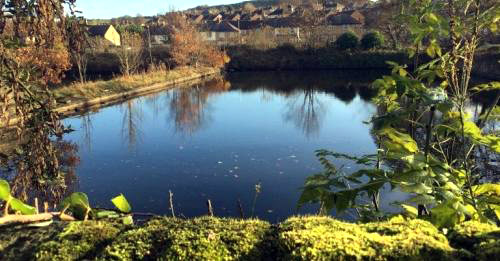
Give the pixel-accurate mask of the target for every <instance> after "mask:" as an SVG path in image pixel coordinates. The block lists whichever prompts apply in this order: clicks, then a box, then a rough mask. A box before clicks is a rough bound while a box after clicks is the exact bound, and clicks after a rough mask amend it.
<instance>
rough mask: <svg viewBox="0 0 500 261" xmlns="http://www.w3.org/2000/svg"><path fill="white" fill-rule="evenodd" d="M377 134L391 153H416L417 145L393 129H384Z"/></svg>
mask: <svg viewBox="0 0 500 261" xmlns="http://www.w3.org/2000/svg"><path fill="white" fill-rule="evenodd" d="M378 134H379V135H380V136H381V137H382V138H384V139H383V141H382V143H383V145H384V147H386V148H387V149H388V150H389V152H391V153H397V154H412V153H415V152H417V151H418V146H417V143H416V142H415V141H414V140H413V139H412V138H411V136H410V135H408V134H405V133H402V132H399V131H397V130H395V129H393V128H384V129H382V130H380V131H379V132H378Z"/></svg>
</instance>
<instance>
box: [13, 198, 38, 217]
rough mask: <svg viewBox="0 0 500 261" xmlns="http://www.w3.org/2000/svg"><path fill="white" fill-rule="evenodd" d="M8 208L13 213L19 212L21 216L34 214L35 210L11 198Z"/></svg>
mask: <svg viewBox="0 0 500 261" xmlns="http://www.w3.org/2000/svg"><path fill="white" fill-rule="evenodd" d="M10 207H11V208H12V209H13V210H15V211H19V212H21V214H23V215H34V214H36V209H35V208H34V207H32V206H30V205H26V204H24V203H23V202H22V201H21V200H19V199H17V198H11V200H10Z"/></svg>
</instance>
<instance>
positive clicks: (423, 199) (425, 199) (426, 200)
mask: <svg viewBox="0 0 500 261" xmlns="http://www.w3.org/2000/svg"><path fill="white" fill-rule="evenodd" d="M407 201H408V202H411V203H415V204H424V205H426V204H435V203H436V199H435V198H434V197H433V196H430V195H417V196H415V197H412V198H410V199H409V200H407Z"/></svg>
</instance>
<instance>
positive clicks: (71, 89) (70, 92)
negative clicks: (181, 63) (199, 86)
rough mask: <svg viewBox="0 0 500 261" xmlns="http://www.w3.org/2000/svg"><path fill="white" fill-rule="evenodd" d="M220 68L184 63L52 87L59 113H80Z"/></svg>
mask: <svg viewBox="0 0 500 261" xmlns="http://www.w3.org/2000/svg"><path fill="white" fill-rule="evenodd" d="M220 73H221V70H220V69H216V68H209V67H199V68H191V67H184V68H178V69H174V70H170V71H154V72H151V73H144V74H136V75H131V76H120V77H117V78H114V79H112V80H109V81H94V82H88V83H84V84H80V83H77V84H72V85H69V86H65V87H62V88H58V89H56V90H54V92H53V93H54V96H55V97H56V100H57V102H58V104H64V105H61V106H58V107H57V108H56V110H55V111H56V112H58V113H59V114H61V115H71V114H75V113H81V112H82V111H85V110H88V109H90V108H95V107H101V106H106V105H110V104H113V103H116V102H120V101H123V100H126V99H130V98H134V97H137V96H141V95H144V94H148V93H151V92H156V91H159V90H165V89H168V88H171V87H175V86H177V85H179V84H186V83H190V82H193V81H194V82H196V81H197V80H201V79H203V78H206V77H209V76H213V75H217V74H220Z"/></svg>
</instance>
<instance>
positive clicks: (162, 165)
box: [65, 71, 391, 222]
mask: <svg viewBox="0 0 500 261" xmlns="http://www.w3.org/2000/svg"><path fill="white" fill-rule="evenodd" d="M378 76H380V74H379V73H378V72H363V71H361V72H359V71H357V72H349V71H348V72H331V71H325V72H314V73H313V72H310V73H308V72H289V73H276V72H270V73H263V72H257V73H234V74H230V75H227V76H225V78H221V79H213V80H209V81H207V82H205V83H203V84H200V85H197V86H192V87H180V88H177V89H174V90H168V91H163V92H160V93H157V94H154V95H149V96H145V97H139V98H136V99H133V100H130V101H127V102H124V103H123V104H119V105H115V106H111V107H107V108H103V109H100V110H99V111H97V112H92V113H89V114H86V115H81V116H78V117H72V118H68V119H66V120H65V124H66V125H71V126H72V127H73V128H74V129H75V130H76V131H75V132H73V133H71V134H69V135H68V136H67V137H66V138H67V139H68V140H69V141H71V142H73V143H75V144H76V145H78V148H79V157H80V164H79V165H78V167H77V169H76V173H77V181H76V188H75V189H76V190H78V191H82V192H85V193H87V194H88V195H89V198H90V200H91V203H92V204H93V205H94V206H100V207H112V205H111V202H110V201H109V199H110V198H112V197H114V196H116V195H118V194H120V193H123V194H124V195H125V196H126V197H127V198H128V199H129V201H130V202H131V205H132V207H133V210H134V211H135V212H152V213H156V214H166V213H169V209H168V198H169V196H168V195H169V190H171V191H172V192H173V194H174V197H173V198H174V207H175V211H176V213H178V214H182V215H184V216H186V217H192V216H199V215H204V214H206V213H207V207H206V201H207V199H210V200H211V201H212V204H213V207H214V212H215V214H216V215H217V216H239V211H238V208H237V200H238V199H240V200H241V202H242V205H243V208H244V211H245V215H247V216H248V215H250V214H251V212H252V208H253V202H254V200H255V185H256V184H261V191H260V194H258V197H257V199H256V201H255V215H256V216H258V217H260V218H263V219H266V220H269V221H272V222H276V221H279V220H282V219H284V218H286V217H287V216H290V215H293V214H296V213H313V212H315V211H316V207H314V206H309V207H306V208H304V209H302V210H300V211H299V212H296V202H297V199H298V197H299V194H300V187H301V186H302V185H303V182H304V180H305V178H306V177H307V176H309V175H312V174H315V173H317V172H319V171H321V166H320V164H319V162H318V161H317V160H316V158H315V156H314V151H315V150H317V149H332V150H335V151H337V152H342V153H350V154H355V155H361V154H369V153H374V152H375V150H376V148H375V145H374V141H373V138H372V136H371V135H370V128H371V126H370V125H369V124H365V123H363V122H364V121H367V120H369V119H370V118H371V116H372V115H374V113H376V107H375V106H374V105H373V104H372V103H371V102H370V98H371V97H372V95H373V92H372V91H370V89H369V87H368V85H369V83H370V82H371V81H372V80H374V79H375V78H377V77H378ZM337 163H339V164H348V163H347V162H337ZM350 168H355V166H349V165H346V170H348V171H349V170H350ZM352 170H354V169H352ZM386 196H389V197H390V196H391V195H386Z"/></svg>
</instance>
